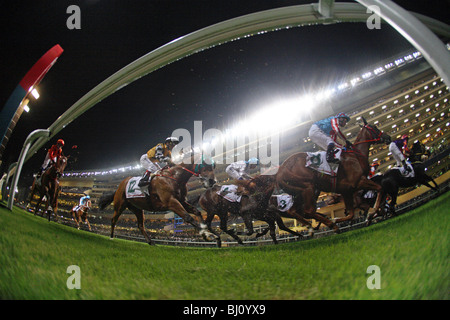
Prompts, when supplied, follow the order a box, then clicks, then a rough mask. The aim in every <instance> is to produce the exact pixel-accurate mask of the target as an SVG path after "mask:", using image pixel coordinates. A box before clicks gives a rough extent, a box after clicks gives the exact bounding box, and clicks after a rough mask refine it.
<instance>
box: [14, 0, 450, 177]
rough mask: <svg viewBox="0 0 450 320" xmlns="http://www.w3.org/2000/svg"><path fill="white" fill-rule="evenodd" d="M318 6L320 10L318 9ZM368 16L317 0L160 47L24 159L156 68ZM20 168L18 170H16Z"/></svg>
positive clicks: (66, 116) (443, 29)
mask: <svg viewBox="0 0 450 320" xmlns="http://www.w3.org/2000/svg"><path fill="white" fill-rule="evenodd" d="M319 5H320V8H319ZM369 16H370V13H367V10H366V8H365V7H364V6H362V5H360V4H358V3H347V2H343V3H334V1H333V0H320V1H319V3H311V4H306V5H297V6H289V7H283V8H277V9H271V10H266V11H261V12H256V13H252V14H248V15H245V16H241V17H238V18H233V19H230V20H226V21H224V22H220V23H217V24H214V25H212V26H209V27H206V28H203V29H200V30H198V31H195V32H193V33H190V34H188V35H186V36H183V37H180V38H178V39H176V40H174V41H171V42H169V43H167V44H166V45H163V46H161V47H159V48H157V49H155V50H154V51H151V52H150V53H148V54H146V55H144V56H143V57H141V58H139V59H137V60H135V61H134V62H132V63H130V64H129V65H127V66H125V67H124V68H122V69H121V70H119V71H118V72H116V73H114V74H113V75H111V76H110V77H109V78H107V79H106V80H104V81H103V82H101V83H100V84H98V85H97V86H96V87H94V88H93V89H92V90H91V91H89V92H88V93H87V94H85V95H84V96H83V97H82V98H81V99H79V100H78V101H77V102H76V103H75V104H73V105H72V106H71V107H70V108H69V109H68V110H67V111H66V112H64V113H63V114H62V115H61V116H60V117H59V118H58V119H57V120H56V121H55V122H54V123H53V124H52V125H51V126H50V127H49V128H48V129H47V130H48V131H49V132H50V135H49V136H46V137H40V138H39V139H38V140H37V141H36V142H35V143H34V144H33V146H31V147H30V148H29V150H28V152H27V154H26V155H25V156H24V162H26V161H28V160H29V159H30V158H31V157H32V155H33V154H34V153H36V152H37V151H38V150H39V149H40V148H41V147H42V146H44V144H45V143H46V142H47V141H48V140H50V139H51V138H52V137H54V136H55V135H56V134H58V133H59V131H61V130H62V129H63V128H65V127H66V126H67V125H68V124H70V123H71V122H72V121H73V120H74V119H76V118H77V117H79V116H80V115H81V114H83V113H84V112H86V111H87V110H89V109H90V108H92V107H93V106H94V105H96V104H97V103H99V102H100V101H102V100H103V99H105V98H106V97H108V96H110V95H112V94H113V93H114V92H116V91H117V90H120V89H121V88H123V87H125V86H127V85H128V84H130V83H132V82H134V81H136V80H138V79H139V78H141V77H142V76H144V75H147V74H149V73H151V72H153V71H155V70H157V69H159V68H162V67H164V66H165V65H167V64H170V63H172V62H174V61H177V60H180V59H182V58H184V57H187V56H189V55H192V54H194V53H197V52H200V51H202V50H206V49H208V48H211V47H213V46H216V45H221V44H224V43H226V42H229V41H233V40H238V39H239V38H241V37H248V36H253V35H255V34H260V33H265V32H269V31H276V30H279V29H282V28H291V27H299V26H304V25H313V24H330V23H338V22H366V21H367V19H368V18H369ZM416 16H417V18H418V19H419V20H422V21H423V23H425V24H426V25H427V26H429V27H430V28H431V29H432V30H433V32H436V33H438V34H440V35H443V36H446V37H450V27H449V26H448V25H446V24H444V23H442V22H439V21H437V20H434V19H431V18H428V17H426V19H425V18H424V16H421V15H416ZM18 169H19V168H18Z"/></svg>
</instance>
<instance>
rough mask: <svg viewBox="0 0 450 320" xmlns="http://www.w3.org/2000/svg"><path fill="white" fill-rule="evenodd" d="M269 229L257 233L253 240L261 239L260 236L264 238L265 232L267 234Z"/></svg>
mask: <svg viewBox="0 0 450 320" xmlns="http://www.w3.org/2000/svg"><path fill="white" fill-rule="evenodd" d="M269 229H270V228H268V227H267V228H265V229H264V230H263V231H261V232H258V233H257V234H256V237H255V238H259V237H262V236H264V235H265V234H266V233H267V232H269Z"/></svg>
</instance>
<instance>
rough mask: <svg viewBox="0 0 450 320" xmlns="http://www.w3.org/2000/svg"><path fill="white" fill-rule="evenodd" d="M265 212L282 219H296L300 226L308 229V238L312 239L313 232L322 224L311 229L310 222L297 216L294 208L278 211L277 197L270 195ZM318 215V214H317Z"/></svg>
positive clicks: (299, 215)
mask: <svg viewBox="0 0 450 320" xmlns="http://www.w3.org/2000/svg"><path fill="white" fill-rule="evenodd" d="M267 210H268V211H269V212H271V213H272V214H277V215H279V216H280V217H283V218H290V219H296V220H297V221H298V222H300V224H302V226H306V227H308V229H309V236H310V237H312V236H313V235H314V231H315V230H318V229H319V228H320V225H321V224H322V222H319V223H318V224H317V226H315V227H313V226H312V224H311V222H309V221H308V220H306V219H305V218H304V217H303V216H302V215H301V214H299V213H298V212H297V211H296V210H295V207H290V208H289V209H288V210H283V211H282V210H280V207H279V204H278V196H277V195H272V196H271V197H270V200H269V206H268V207H267ZM317 214H320V213H317ZM266 232H267V231H266Z"/></svg>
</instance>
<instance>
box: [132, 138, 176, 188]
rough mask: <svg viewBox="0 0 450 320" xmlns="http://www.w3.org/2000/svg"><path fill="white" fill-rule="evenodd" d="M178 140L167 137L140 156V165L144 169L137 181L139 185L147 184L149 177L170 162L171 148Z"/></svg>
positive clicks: (149, 180)
mask: <svg viewBox="0 0 450 320" xmlns="http://www.w3.org/2000/svg"><path fill="white" fill-rule="evenodd" d="M179 142H180V141H179V140H178V138H176V137H168V138H167V139H166V141H165V142H164V143H158V144H157V145H156V146H155V147H153V148H151V149H150V150H148V151H147V153H145V154H143V155H142V156H141V166H142V167H144V168H145V170H146V171H145V173H144V176H143V177H142V179H141V180H140V181H139V183H138V186H139V187H143V186H146V185H149V184H150V182H151V178H153V177H154V176H155V174H156V172H158V171H159V170H161V169H162V168H164V167H165V166H166V165H167V164H169V163H172V160H171V157H172V149H173V147H175V145H177V144H178V143H179ZM161 163H164V165H162V166H161V165H160V164H161Z"/></svg>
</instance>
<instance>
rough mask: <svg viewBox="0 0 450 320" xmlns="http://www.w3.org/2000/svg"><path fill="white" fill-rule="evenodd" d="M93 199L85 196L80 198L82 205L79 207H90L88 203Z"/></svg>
mask: <svg viewBox="0 0 450 320" xmlns="http://www.w3.org/2000/svg"><path fill="white" fill-rule="evenodd" d="M90 199H91V197H90V196H84V197H81V198H80V204H79V206H80V207H82V208H84V207H86V208H87V207H88V205H87V203H88V201H89V200H90Z"/></svg>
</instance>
